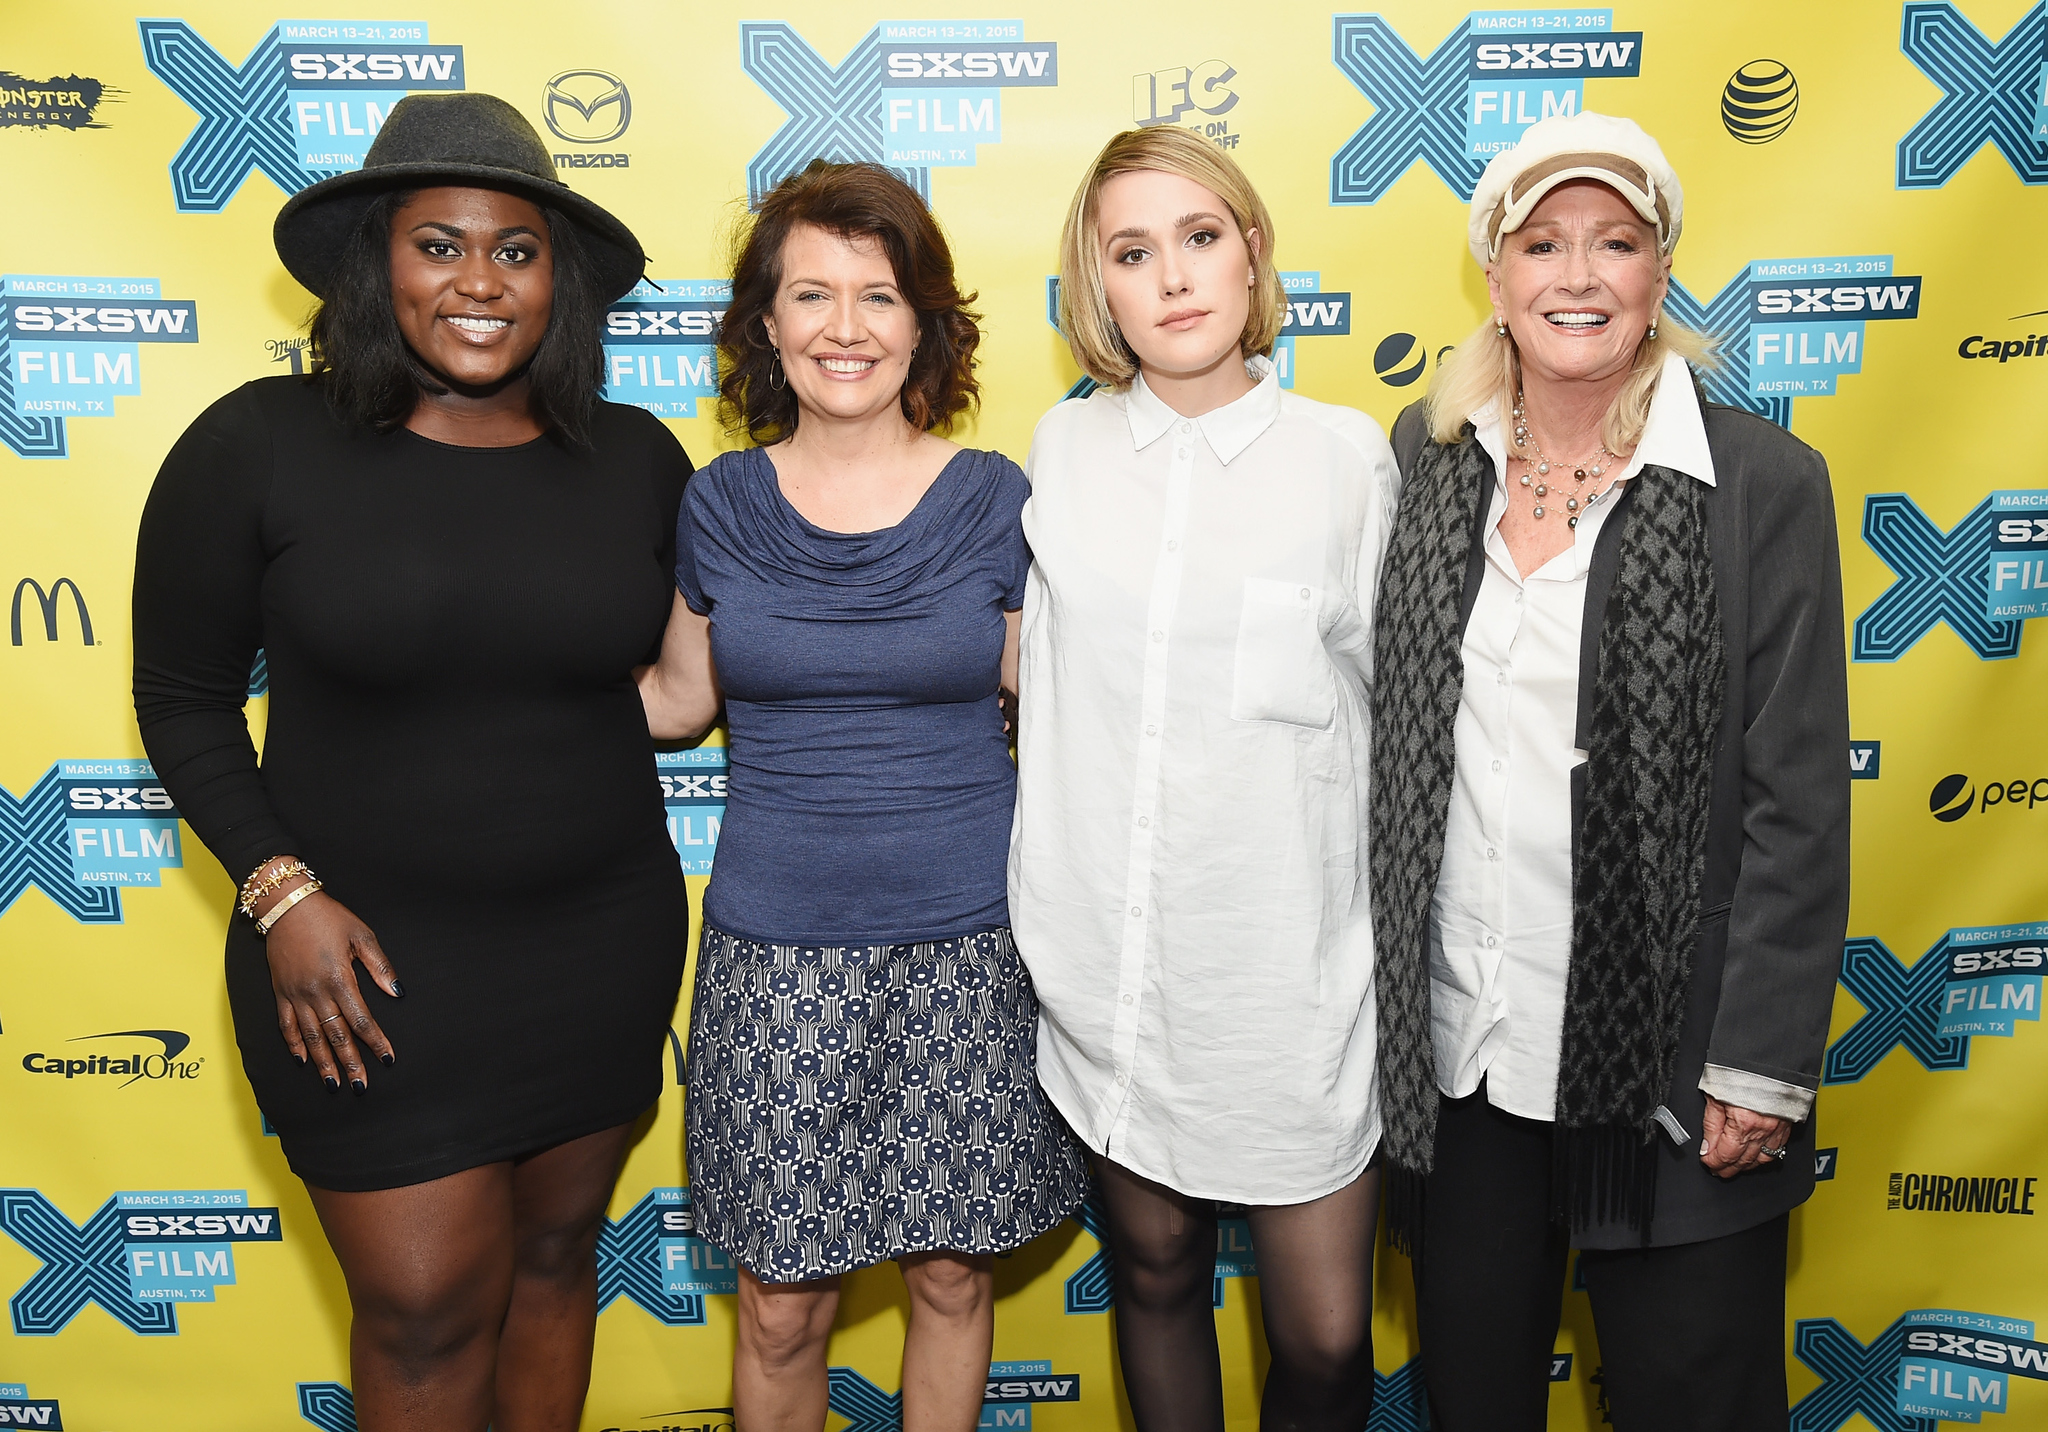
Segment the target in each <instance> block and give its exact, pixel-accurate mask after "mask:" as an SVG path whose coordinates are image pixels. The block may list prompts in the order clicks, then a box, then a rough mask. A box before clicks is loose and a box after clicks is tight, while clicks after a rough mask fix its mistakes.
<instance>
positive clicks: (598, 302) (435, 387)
mask: <svg viewBox="0 0 2048 1432" xmlns="http://www.w3.org/2000/svg"><path fill="white" fill-rule="evenodd" d="M410 198H412V193H410V192H407V191H403V190H394V191H392V192H391V193H388V194H382V195H379V196H378V197H377V199H376V201H375V202H374V203H372V204H371V205H370V207H369V209H368V210H367V211H365V213H364V214H363V218H362V222H361V223H359V224H357V225H356V231H355V232H354V233H353V234H351V235H350V236H349V241H348V246H347V248H345V249H344V250H343V251H342V256H341V262H340V263H339V264H338V265H336V266H335V270H334V278H333V280H332V282H331V284H330V285H329V288H328V293H329V295H330V296H329V297H328V298H327V299H326V300H325V301H324V302H322V303H321V305H320V306H319V308H318V309H317V310H315V312H314V314H313V320H312V323H311V325H310V328H309V330H308V337H309V339H310V347H311V354H312V359H313V368H312V371H313V373H314V375H316V376H317V377H318V378H320V379H321V380H322V381H324V382H325V383H326V385H327V399H328V401H329V402H330V403H331V404H332V405H333V406H334V409H335V411H336V412H337V413H339V414H340V415H341V416H342V417H343V418H344V419H346V420H348V421H350V422H355V423H360V424H362V425H364V426H366V427H370V428H374V429H376V430H377V431H378V432H390V431H392V430H393V429H394V428H399V427H402V426H404V424H405V420H406V419H407V418H409V417H411V416H412V410H413V409H414V408H415V407H417V406H418V405H419V400H420V397H421V396H422V395H423V394H429V393H436V394H438V393H445V392H447V391H448V388H447V385H446V384H444V383H442V382H441V380H440V379H439V378H436V377H435V376H434V374H433V372H432V371H431V370H430V369H429V368H428V367H427V366H426V364H424V363H422V362H421V361H420V360H419V357H418V356H417V355H416V354H415V353H414V352H413V351H412V349H411V348H409V347H407V346H406V342H405V337H404V335H403V334H401V333H400V332H399V330H398V317H397V315H396V314H395V313H393V312H392V308H391V216H392V215H393V214H395V213H397V212H398V210H400V209H402V208H403V207H405V204H406V201H407V200H409V199H410ZM541 214H542V216H543V217H544V218H545V219H546V220H547V226H548V239H549V242H550V245H551V247H552V248H553V250H554V259H555V297H554V310H553V312H552V313H551V314H550V315H549V318H548V327H547V332H546V333H544V334H542V335H541V340H540V347H538V348H537V349H535V350H534V354H533V357H532V358H531V359H529V360H528V361H527V365H526V377H527V382H528V388H529V397H528V402H529V403H530V404H531V406H532V409H533V415H534V417H536V418H537V419H539V420H540V422H541V423H542V424H543V425H544V426H546V427H548V428H551V429H553V430H554V431H556V432H559V433H560V434H561V435H562V436H563V437H565V438H567V439H568V440H569V441H571V442H574V443H578V444H582V445H585V446H587V445H588V444H589V442H590V423H591V419H592V417H593V416H594V415H595V413H596V409H597V403H598V394H599V391H600V390H601V389H602V388H603V386H604V337H603V328H604V312H605V307H606V304H605V297H604V295H603V294H602V293H601V292H600V291H599V290H598V287H597V281H596V275H595V273H594V271H593V269H592V265H591V262H590V254H589V250H588V249H586V248H585V247H584V244H583V236H582V234H581V233H580V232H578V230H577V228H576V224H575V221H574V220H573V219H571V218H570V217H569V216H568V215H567V214H565V213H563V212H562V211H561V210H559V209H552V208H549V207H548V206H546V205H545V204H543V205H541Z"/></svg>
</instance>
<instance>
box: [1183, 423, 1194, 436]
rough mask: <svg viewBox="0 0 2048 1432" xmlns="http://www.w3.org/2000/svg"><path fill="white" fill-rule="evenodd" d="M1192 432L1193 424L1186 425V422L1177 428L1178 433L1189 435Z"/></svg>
mask: <svg viewBox="0 0 2048 1432" xmlns="http://www.w3.org/2000/svg"><path fill="white" fill-rule="evenodd" d="M1194 430H1195V425H1194V424H1193V423H1188V422H1183V423H1182V424H1181V425H1180V428H1179V431H1181V432H1184V433H1191V432H1193V431H1194Z"/></svg>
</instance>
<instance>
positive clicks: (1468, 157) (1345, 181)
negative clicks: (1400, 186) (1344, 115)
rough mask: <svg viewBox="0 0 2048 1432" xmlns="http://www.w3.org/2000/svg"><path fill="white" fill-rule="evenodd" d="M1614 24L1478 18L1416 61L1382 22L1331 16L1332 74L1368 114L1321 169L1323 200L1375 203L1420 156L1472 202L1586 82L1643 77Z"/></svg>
mask: <svg viewBox="0 0 2048 1432" xmlns="http://www.w3.org/2000/svg"><path fill="white" fill-rule="evenodd" d="M1613 17H1614V12H1613V11H1611V10H1570V11H1562V12H1560V11H1548V10H1525V11H1517V10H1487V11H1478V12H1474V13H1473V14H1470V15H1468V16H1466V17H1465V19H1464V20H1462V21H1460V22H1459V24H1458V27H1457V28H1456V29H1454V30H1452V31H1451V33H1450V35H1449V37H1448V38H1446V39H1445V40H1444V41H1443V42H1442V43H1441V44H1439V45H1438V46H1437V47H1436V49H1435V50H1434V51H1432V52H1431V54H1430V56H1429V58H1428V59H1426V60H1425V59H1423V58H1421V56H1419V55H1418V54H1417V53H1416V52H1415V51H1414V50H1411V49H1410V48H1408V45H1407V43H1406V42H1405V41H1404V40H1402V39H1401V37H1400V36H1399V35H1398V34H1397V33H1395V30H1394V27H1393V26H1392V25H1391V24H1390V23H1389V22H1388V21H1387V19H1386V17H1385V16H1383V15H1338V16H1336V17H1335V21H1334V27H1335V58H1336V64H1337V68H1338V69H1340V70H1342V71H1343V72H1344V76H1345V78H1347V79H1349V80H1350V81H1351V82H1352V83H1353V84H1354V85H1356V86H1358V89H1359V92H1360V93H1361V94H1363V95H1364V96H1365V97H1366V98H1367V99H1368V100H1370V101H1371V102H1372V105H1373V110H1374V113H1373V116H1372V118H1371V119H1369V120H1367V121H1366V122H1365V124H1364V126H1363V127H1362V128H1360V129H1359V130H1358V132H1357V133H1355V134H1353V135H1352V136H1351V138H1350V139H1349V140H1348V141H1347V142H1346V143H1345V145H1344V147H1343V148H1342V149H1340V150H1338V151H1337V154H1336V157H1335V158H1334V159H1332V160H1331V161H1330V202H1331V203H1332V204H1376V203H1378V202H1379V201H1380V199H1381V198H1382V197H1383V196H1384V195H1385V194H1386V192H1387V190H1389V189H1391V188H1392V187H1393V186H1394V181H1395V180H1397V179H1399V178H1400V177H1401V176H1402V175H1403V174H1405V173H1407V172H1408V166H1409V165H1411V164H1413V163H1414V162H1415V161H1416V160H1418V159H1420V160H1422V161H1423V162H1424V163H1426V164H1428V165H1429V167H1430V168H1431V169H1433V170H1435V171H1436V176H1437V177H1438V178H1439V179H1441V180H1443V181H1444V183H1445V184H1447V185H1449V186H1450V188H1451V191H1452V192H1453V193H1455V194H1456V195H1457V196H1458V197H1459V198H1461V199H1469V198H1471V197H1472V190H1473V189H1474V188H1475V187H1477V185H1478V183H1479V176H1480V174H1481V173H1482V172H1483V171H1484V170H1485V168H1486V163H1487V161H1488V160H1489V159H1491V158H1492V157H1493V156H1494V155H1496V154H1498V153H1500V151H1502V150H1503V149H1507V148H1510V147H1512V146H1513V145H1514V143H1515V141H1516V140H1518V139H1520V138H1521V137H1522V131H1523V130H1525V129H1527V128H1528V127H1529V126H1530V125H1532V124H1534V123H1535V122H1536V121H1538V120H1540V119H1545V118H1548V117H1550V116H1552V115H1569V114H1577V113H1579V112H1580V111H1581V110H1583V109H1584V108H1585V107H1586V99H1585V82H1586V81H1587V80H1588V79H1634V78H1636V77H1637V76H1638V75H1640V74H1641V73H1642V64H1643V35H1642V32H1641V31H1640V30H1629V31H1621V30H1615V29H1614V28H1613V23H1614V18H1613ZM1567 37H1568V38H1567Z"/></svg>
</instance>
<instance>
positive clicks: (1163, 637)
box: [1152, 631, 1166, 641]
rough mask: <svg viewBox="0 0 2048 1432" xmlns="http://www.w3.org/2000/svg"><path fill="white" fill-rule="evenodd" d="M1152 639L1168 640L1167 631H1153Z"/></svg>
mask: <svg viewBox="0 0 2048 1432" xmlns="http://www.w3.org/2000/svg"><path fill="white" fill-rule="evenodd" d="M1152 640H1154V641H1165V640H1166V633H1165V632H1163V631H1155V632H1153V633H1152Z"/></svg>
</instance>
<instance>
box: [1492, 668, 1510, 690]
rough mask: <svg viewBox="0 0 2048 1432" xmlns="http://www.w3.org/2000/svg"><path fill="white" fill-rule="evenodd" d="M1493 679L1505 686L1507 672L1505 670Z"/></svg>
mask: <svg viewBox="0 0 2048 1432" xmlns="http://www.w3.org/2000/svg"><path fill="white" fill-rule="evenodd" d="M1494 679H1495V680H1496V681H1498V682H1499V683H1500V684H1501V685H1502V686H1506V685H1507V684H1508V674H1507V673H1506V672H1505V671H1503V672H1501V673H1500V674H1499V675H1498V676H1496V677H1495V678H1494Z"/></svg>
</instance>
